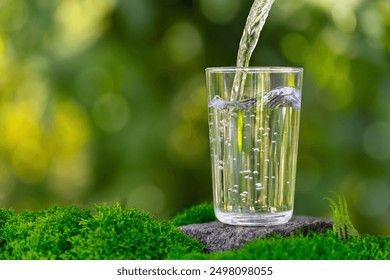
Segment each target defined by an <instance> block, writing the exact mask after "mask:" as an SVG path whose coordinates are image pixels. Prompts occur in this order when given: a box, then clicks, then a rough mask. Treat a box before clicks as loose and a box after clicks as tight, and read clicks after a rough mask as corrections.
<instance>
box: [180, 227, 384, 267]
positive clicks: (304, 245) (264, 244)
mask: <svg viewBox="0 0 390 280" xmlns="http://www.w3.org/2000/svg"><path fill="white" fill-rule="evenodd" d="M182 259H201V260H230V259H234V260H389V259H390V237H380V236H372V235H364V236H361V237H350V238H347V239H345V240H342V239H340V238H339V237H338V236H337V235H336V234H335V233H334V232H333V231H328V232H327V233H312V234H310V235H307V236H303V235H301V234H298V235H295V236H291V237H288V238H282V237H280V236H277V235H275V236H271V237H268V238H260V239H256V240H254V241H252V242H248V243H247V244H246V245H245V246H244V247H243V248H241V249H236V250H231V251H225V252H216V253H212V254H208V255H206V254H199V253H192V254H188V255H185V256H183V257H182Z"/></svg>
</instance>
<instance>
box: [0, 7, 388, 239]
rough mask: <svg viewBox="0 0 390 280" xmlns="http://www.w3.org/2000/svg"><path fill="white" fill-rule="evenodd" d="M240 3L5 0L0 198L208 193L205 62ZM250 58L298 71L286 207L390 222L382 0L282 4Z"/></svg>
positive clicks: (194, 197) (234, 44) (151, 202)
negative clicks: (333, 208)
mask: <svg viewBox="0 0 390 280" xmlns="http://www.w3.org/2000/svg"><path fill="white" fill-rule="evenodd" d="M251 4H252V1H250V0H161V1H160V0H62V1H61V0H42V1H41V0H39V1H30V0H0V207H4V208H14V209H16V210H24V209H31V210H32V209H42V208H46V207H49V206H51V205H53V204H61V205H69V204H76V205H78V206H82V207H91V206H92V205H94V204H95V203H97V204H101V203H114V202H118V201H119V202H121V203H122V204H123V205H125V206H127V207H137V208H139V209H143V210H146V211H149V212H151V213H153V214H154V215H155V216H156V217H158V218H168V217H170V216H172V215H173V214H174V213H176V212H177V211H178V210H180V209H182V208H184V207H188V206H190V205H192V204H196V203H200V202H202V201H211V199H212V190H211V177H210V176H211V172H210V160H209V146H208V128H207V104H206V103H207V101H206V91H205V80H204V68H205V67H208V66H231V65H234V64H235V57H236V52H237V50H238V43H239V40H240V37H241V33H242V30H243V27H244V24H245V20H246V16H247V14H248V12H249V9H250V6H251ZM251 65H256V66H276V65H278V66H302V67H304V68H305V76H304V92H303V95H304V96H303V105H302V115H301V133H300V146H299V160H298V174H297V176H298V178H297V186H296V203H295V208H296V210H295V213H296V214H298V215H315V216H329V215H330V208H329V205H328V202H327V201H326V200H324V199H323V198H324V197H326V196H329V195H330V193H329V191H331V190H332V191H337V192H340V193H343V194H344V195H345V196H346V197H347V199H348V203H349V207H350V214H351V218H352V221H353V222H354V224H355V225H356V227H357V229H358V230H359V231H360V232H370V233H377V234H389V233H390V110H389V108H390V107H389V106H390V2H389V1H388V0H344V1H339V0H294V1H291V0H276V2H275V5H274V7H273V9H272V11H271V14H270V16H269V19H268V21H267V23H266V25H265V29H264V31H263V34H262V37H261V39H260V44H259V45H258V47H257V49H256V50H255V53H254V56H253V58H252V61H251Z"/></svg>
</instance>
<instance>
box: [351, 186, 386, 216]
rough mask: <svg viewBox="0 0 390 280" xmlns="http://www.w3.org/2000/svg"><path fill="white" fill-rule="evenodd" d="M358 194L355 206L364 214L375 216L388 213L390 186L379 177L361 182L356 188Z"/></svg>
mask: <svg viewBox="0 0 390 280" xmlns="http://www.w3.org/2000/svg"><path fill="white" fill-rule="evenodd" d="M356 191H357V192H358V194H359V196H358V199H357V200H356V203H355V204H356V205H355V206H356V207H357V209H358V210H359V212H361V213H362V214H363V215H364V216H366V217H375V216H380V215H383V214H385V213H388V211H389V208H390V199H389V198H390V186H389V185H388V184H386V183H385V182H383V181H382V180H379V179H370V180H366V181H363V182H361V184H359V185H358V189H357V190H356Z"/></svg>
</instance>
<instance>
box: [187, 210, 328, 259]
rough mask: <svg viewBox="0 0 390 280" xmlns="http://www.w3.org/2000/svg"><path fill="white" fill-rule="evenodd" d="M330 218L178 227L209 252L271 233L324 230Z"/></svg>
mask: <svg viewBox="0 0 390 280" xmlns="http://www.w3.org/2000/svg"><path fill="white" fill-rule="evenodd" d="M332 225H333V222H332V220H330V219H322V218H311V217H294V218H292V219H291V220H290V221H289V222H288V223H287V224H284V225H278V226H269V227H243V226H231V225H226V224H223V223H221V222H211V223H205V224H193V225H187V226H182V227H180V228H181V230H183V232H184V233H185V234H187V235H189V236H191V237H193V238H196V239H198V240H199V241H200V242H201V243H203V244H204V245H205V246H206V248H207V250H208V251H209V252H215V251H225V250H231V249H234V248H240V247H242V246H244V244H245V243H246V242H248V241H251V240H253V239H255V238H258V237H265V236H269V235H271V234H279V235H281V236H284V237H286V236H290V234H291V233H294V232H297V231H300V232H301V233H302V234H304V235H306V234H308V233H309V232H311V231H313V232H325V231H327V230H328V229H330V228H332Z"/></svg>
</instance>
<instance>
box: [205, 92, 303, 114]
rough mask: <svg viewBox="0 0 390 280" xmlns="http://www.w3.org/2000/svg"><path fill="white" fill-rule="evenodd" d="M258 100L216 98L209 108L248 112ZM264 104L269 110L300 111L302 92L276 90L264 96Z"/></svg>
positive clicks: (255, 98)
mask: <svg viewBox="0 0 390 280" xmlns="http://www.w3.org/2000/svg"><path fill="white" fill-rule="evenodd" d="M258 98H260V97H254V98H249V99H244V100H240V101H226V100H223V99H221V98H220V97H219V96H216V97H214V98H213V99H212V100H211V101H210V102H209V107H215V108H217V109H219V110H225V109H227V108H229V110H230V111H237V110H244V111H248V110H249V109H250V108H252V107H253V106H254V105H255V104H256V103H257V99H258ZM262 104H263V105H266V106H267V107H268V108H269V109H275V108H279V107H292V108H294V109H299V108H301V91H300V90H298V89H296V88H293V87H278V88H274V89H273V90H271V91H269V92H267V93H266V94H265V95H264V96H263V98H262Z"/></svg>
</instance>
